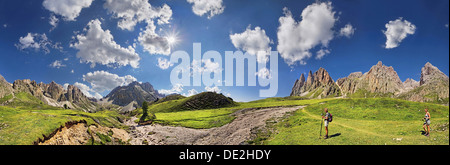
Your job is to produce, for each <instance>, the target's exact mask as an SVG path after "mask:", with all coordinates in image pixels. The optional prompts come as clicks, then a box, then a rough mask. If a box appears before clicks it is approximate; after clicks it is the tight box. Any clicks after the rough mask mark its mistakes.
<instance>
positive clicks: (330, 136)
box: [329, 133, 341, 138]
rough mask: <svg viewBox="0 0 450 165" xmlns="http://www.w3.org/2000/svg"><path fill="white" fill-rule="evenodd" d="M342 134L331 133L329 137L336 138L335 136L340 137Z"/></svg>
mask: <svg viewBox="0 0 450 165" xmlns="http://www.w3.org/2000/svg"><path fill="white" fill-rule="evenodd" d="M338 136H341V133H335V134H333V135H330V136H329V138H334V137H338Z"/></svg>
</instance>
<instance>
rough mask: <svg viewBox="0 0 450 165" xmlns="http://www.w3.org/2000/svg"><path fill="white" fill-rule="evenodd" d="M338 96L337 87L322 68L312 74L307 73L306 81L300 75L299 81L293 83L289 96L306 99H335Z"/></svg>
mask: <svg viewBox="0 0 450 165" xmlns="http://www.w3.org/2000/svg"><path fill="white" fill-rule="evenodd" d="M339 95H340V90H339V87H338V86H337V85H336V84H335V83H334V81H333V79H332V78H331V76H330V74H329V73H328V72H327V71H326V70H325V69H324V68H319V70H317V71H316V72H314V74H313V73H312V72H311V71H309V73H308V78H307V79H306V81H305V76H304V74H303V73H302V74H301V75H300V79H297V80H296V81H295V84H294V86H293V87H292V92H291V96H304V97H308V98H325V97H330V96H334V97H336V96H339Z"/></svg>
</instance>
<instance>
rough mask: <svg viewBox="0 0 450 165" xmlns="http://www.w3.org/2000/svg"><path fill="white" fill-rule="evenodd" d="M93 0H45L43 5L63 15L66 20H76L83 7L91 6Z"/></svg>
mask: <svg viewBox="0 0 450 165" xmlns="http://www.w3.org/2000/svg"><path fill="white" fill-rule="evenodd" d="M92 1H93V0H44V2H42V5H43V6H44V7H45V8H46V9H47V10H49V11H51V12H53V13H55V14H58V15H61V16H62V17H63V18H64V20H66V21H75V19H76V18H77V17H78V16H79V15H80V12H81V9H83V8H87V7H89V6H91V3H92Z"/></svg>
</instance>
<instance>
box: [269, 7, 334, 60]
mask: <svg viewBox="0 0 450 165" xmlns="http://www.w3.org/2000/svg"><path fill="white" fill-rule="evenodd" d="M283 11H284V14H285V16H282V17H280V18H279V22H280V26H279V27H278V32H277V36H278V46H277V49H278V52H280V55H281V57H282V58H283V59H284V61H285V62H286V63H287V64H288V65H294V64H295V63H296V62H299V63H300V64H306V62H305V60H306V59H308V58H310V57H311V56H312V54H311V52H310V49H312V48H314V47H316V46H318V45H321V46H322V47H325V48H326V47H328V43H329V42H330V41H331V40H332V39H333V38H334V36H333V34H334V31H333V30H332V28H333V27H334V25H335V22H336V21H337V18H336V17H335V13H336V12H335V11H333V7H332V6H331V2H327V3H325V2H322V3H319V2H317V3H314V4H311V5H309V6H307V7H306V8H305V9H304V10H303V12H302V14H301V17H302V20H301V21H299V22H297V21H296V20H294V18H293V16H292V13H291V12H290V11H289V10H288V9H287V8H284V9H283Z"/></svg>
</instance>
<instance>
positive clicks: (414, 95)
mask: <svg viewBox="0 0 450 165" xmlns="http://www.w3.org/2000/svg"><path fill="white" fill-rule="evenodd" d="M405 82H406V81H405ZM416 84H417V83H416ZM398 97H399V98H401V99H405V100H410V101H418V102H434V103H442V104H448V102H449V78H448V76H447V75H445V74H444V73H442V72H441V71H440V70H439V69H438V68H437V67H435V66H433V65H431V64H430V63H426V64H425V66H424V67H423V68H422V70H421V74H420V82H419V85H418V86H417V87H415V88H413V89H410V90H408V91H406V92H404V93H402V94H400V95H399V96H398Z"/></svg>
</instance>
